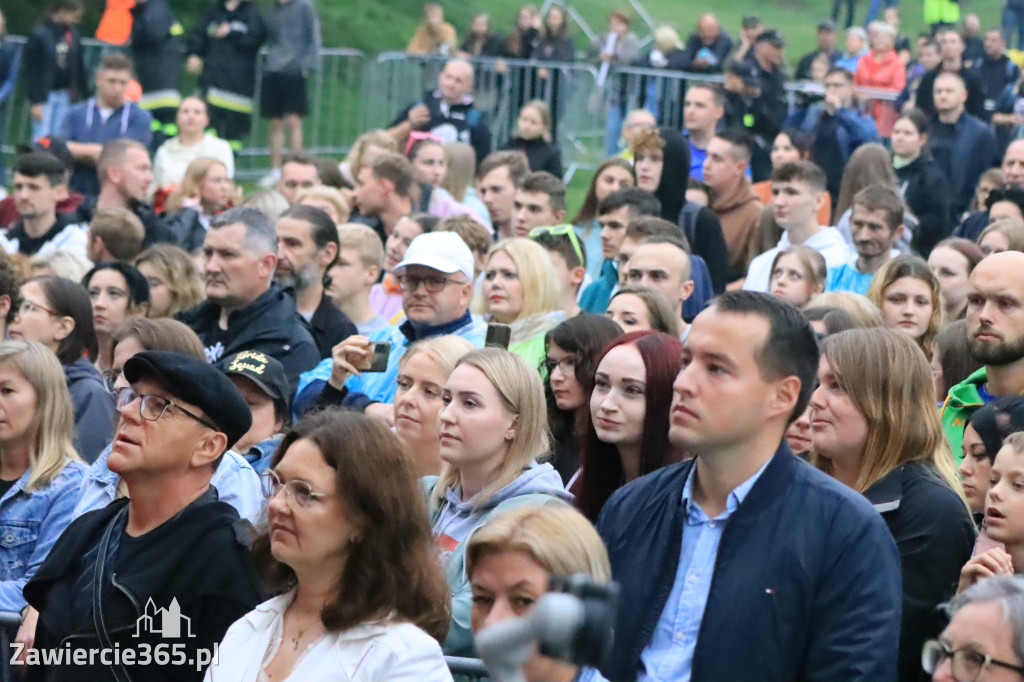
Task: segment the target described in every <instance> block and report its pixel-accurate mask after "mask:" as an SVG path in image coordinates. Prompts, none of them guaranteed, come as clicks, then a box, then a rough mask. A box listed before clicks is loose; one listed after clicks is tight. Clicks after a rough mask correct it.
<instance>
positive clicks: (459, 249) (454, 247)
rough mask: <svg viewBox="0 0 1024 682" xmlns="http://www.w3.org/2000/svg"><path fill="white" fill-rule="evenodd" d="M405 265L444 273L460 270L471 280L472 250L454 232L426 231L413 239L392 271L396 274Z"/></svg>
mask: <svg viewBox="0 0 1024 682" xmlns="http://www.w3.org/2000/svg"><path fill="white" fill-rule="evenodd" d="M407 265H423V266H425V267H428V268H433V269H434V270H437V271H438V272H444V273H446V274H452V273H454V272H461V273H462V274H464V275H465V276H466V280H467V281H469V282H472V281H473V252H472V251H470V250H469V247H468V246H466V242H464V241H462V237H460V236H459V235H457V234H455V233H454V232H427V233H426V234H421V235H420V236H419V237H416V239H413V240H412V243H411V244H409V248H408V249H407V250H406V252H405V258H403V259H402V262H401V263H399V264H398V265H396V266H395V267H394V270H393V272H394V273H395V274H396V275H397V274H399V273H400V272H401V271H402V270H403V269H404V268H405V266H407Z"/></svg>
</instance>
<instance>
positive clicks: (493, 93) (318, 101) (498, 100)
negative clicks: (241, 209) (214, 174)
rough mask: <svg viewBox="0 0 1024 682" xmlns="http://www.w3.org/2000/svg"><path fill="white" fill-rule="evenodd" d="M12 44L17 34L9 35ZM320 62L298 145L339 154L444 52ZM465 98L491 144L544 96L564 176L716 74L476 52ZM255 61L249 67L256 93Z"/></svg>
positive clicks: (423, 82) (666, 112) (250, 163)
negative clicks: (635, 114)
mask: <svg viewBox="0 0 1024 682" xmlns="http://www.w3.org/2000/svg"><path fill="white" fill-rule="evenodd" d="M12 40H14V41H15V42H17V43H24V38H21V37H17V36H15V37H13V38H12ZM82 42H83V46H84V48H85V59H86V65H87V66H88V67H89V68H92V67H94V66H95V65H96V64H97V63H98V62H99V60H100V58H101V57H102V55H103V54H105V53H106V52H109V51H111V50H117V49H123V48H119V47H116V46H111V45H108V44H106V43H102V42H100V41H97V40H92V39H83V41H82ZM320 54H321V68H320V69H319V70H318V71H317V72H316V73H315V74H314V75H313V76H312V77H311V80H310V82H309V86H310V90H309V97H310V113H309V116H308V117H307V118H306V121H305V146H306V148H307V149H308V150H309V151H311V152H312V153H314V154H321V155H331V156H340V155H342V154H345V153H346V152H347V151H348V149H349V146H350V145H351V144H352V142H353V141H354V140H355V138H356V137H358V135H359V134H360V133H361V132H363V131H366V130H370V129H373V128H386V127H388V126H389V125H390V123H391V121H392V120H393V119H394V117H395V115H396V114H397V112H399V111H400V110H401V109H402V108H404V107H406V106H408V105H409V104H412V103H415V102H417V101H418V99H419V98H421V97H422V96H423V93H424V92H426V91H427V90H429V89H432V88H434V87H436V84H437V75H438V74H439V73H440V71H441V68H442V67H443V64H444V61H445V58H444V57H440V56H411V55H408V54H406V53H404V52H384V53H381V54H378V55H376V56H369V55H365V54H364V53H362V52H360V51H359V50H351V49H347V48H325V49H323V50H322V51H321V53H320ZM471 61H472V63H473V66H474V70H475V77H476V79H475V88H474V102H475V104H476V106H477V108H478V109H480V110H481V112H482V113H483V114H484V115H485V116H486V118H487V121H488V125H489V127H490V130H491V138H492V143H493V146H494V148H497V147H499V146H500V145H501V144H503V143H504V142H505V141H506V140H507V139H508V138H509V137H510V136H511V135H512V133H513V131H514V129H515V125H516V120H517V118H518V115H519V109H520V108H521V107H522V105H523V104H524V103H525V102H527V101H529V100H531V99H541V100H544V101H545V102H546V103H547V104H548V106H549V107H550V108H551V111H552V114H553V117H554V119H555V121H556V129H555V131H554V132H555V135H556V139H557V141H558V143H559V146H560V148H561V151H562V159H563V166H564V167H565V170H566V174H565V175H566V180H567V181H568V180H569V179H570V178H571V177H572V175H573V173H574V172H575V171H577V170H579V169H587V168H594V167H595V166H596V165H597V164H598V163H600V161H601V160H602V159H603V158H604V156H605V151H606V146H609V147H610V146H611V145H606V139H609V138H612V136H614V139H612V142H614V141H616V140H617V139H618V137H617V136H618V123H619V120H620V119H621V117H622V115H623V114H624V113H625V112H626V111H628V110H630V109H635V108H646V109H649V110H650V111H651V112H652V113H653V114H654V115H655V117H656V118H657V119H658V122H659V124H661V125H664V126H669V127H672V128H675V129H676V130H682V128H683V100H684V98H685V94H686V88H687V87H688V86H689V84H690V83H694V82H714V83H722V82H723V78H722V76H717V75H716V76H708V75H705V74H695V73H685V72H679V71H668V70H665V69H650V68H632V67H630V68H614V69H612V70H611V72H610V73H609V74H608V76H607V78H606V80H605V82H604V84H603V85H602V86H599V85H598V73H599V72H598V70H597V68H596V67H595V66H593V65H590V64H587V63H583V62H557V63H538V62H534V61H524V60H516V59H492V58H477V59H473V60H471ZM262 64H263V60H262V59H261V60H260V63H259V65H258V66H257V93H256V94H257V98H258V96H259V93H258V87H259V82H260V80H261V79H260V74H261V71H262ZM820 87H821V86H820V85H819V84H815V83H811V84H807V83H793V84H789V85H788V86H787V92H788V93H789V97H790V100H791V103H792V102H793V101H795V100H796V99H797V98H804V99H806V98H807V97H808V96H810V97H813V96H815V95H818V94H823V92H819V90H820ZM17 92H18V94H16V95H15V97H14V98H13V101H10V102H8V103H7V105H6V107H5V112H4V115H3V116H2V117H0V132H2V135H3V137H2V139H3V142H4V145H3V152H4V153H7V154H11V153H13V151H14V144H15V143H18V142H23V141H25V140H28V139H29V137H30V135H31V125H30V122H29V105H28V102H26V101H25V99H24V97H23V95H22V94H21V89H20V88H19V89H18V90H17ZM858 94H859V95H860V99H861V102H862V104H863V105H864V107H865V109H867V107H869V106H870V105H871V103H872V102H874V101H883V102H885V104H884V105H883V106H886V107H891V106H894V105H893V101H894V100H895V99H896V97H897V93H894V92H890V91H885V90H875V89H865V88H860V89H858ZM268 138H269V126H268V125H267V122H266V121H265V120H264V119H261V118H260V117H259V116H258V115H255V116H254V117H253V125H252V132H251V133H250V135H249V137H248V139H247V140H246V142H245V144H244V145H243V148H242V150H241V152H240V153H239V157H240V158H239V162H238V164H236V166H237V173H238V175H239V177H241V178H254V177H258V176H260V175H262V174H263V173H265V172H266V170H267V168H268V167H269V155H270V150H269V147H268Z"/></svg>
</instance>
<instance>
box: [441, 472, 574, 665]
mask: <svg viewBox="0 0 1024 682" xmlns="http://www.w3.org/2000/svg"><path fill="white" fill-rule="evenodd" d="M423 482H424V487H425V488H426V489H427V494H428V495H429V494H431V493H432V492H433V488H434V485H435V484H436V483H437V477H436V476H428V477H426V478H425V479H423ZM572 499H573V497H572V494H570V493H569V492H567V491H566V490H565V489H564V488H563V487H562V477H561V476H559V474H558V472H557V471H555V468H554V467H553V466H551V465H550V464H548V463H544V464H538V463H537V462H533V463H531V464H530V467H529V468H528V469H526V470H525V471H524V472H523V473H522V474H520V475H519V477H518V478H517V479H516V480H514V481H512V482H511V483H509V484H508V485H507V486H505V487H504V488H502V489H500V490H499V491H498V492H496V493H495V494H494V495H493V496H492V497H491V499H489V500H488V501H487V502H486V504H484V505H483V506H480V507H477V508H474V505H473V500H472V499H471V500H469V501H466V502H463V501H462V495H461V493H460V492H459V489H457V488H456V489H454V490H447V491H445V496H444V500H443V501H442V502H441V504H440V505H438V506H437V507H436V508H435V507H433V506H432V507H431V510H430V522H431V529H432V530H433V532H434V536H435V537H436V538H437V542H438V545H439V546H440V548H441V552H442V559H443V561H444V564H445V576H446V577H447V578H448V585H449V587H450V588H451V591H452V624H451V628H450V629H449V631H448V638H447V639H446V640H445V642H444V646H443V647H442V648H443V649H444V652H445V654H447V655H449V656H472V655H475V651H474V647H473V633H472V632H471V631H470V628H469V614H470V609H471V607H472V593H471V592H470V589H469V581H468V579H467V577H466V541H467V540H468V539H469V537H470V536H471V535H472V534H473V531H475V530H476V529H477V528H479V527H480V526H482V525H483V524H484V523H486V522H487V520H488V519H489V518H490V517H491V516H494V515H497V514H500V513H502V512H505V511H508V510H510V509H515V508H516V507H520V506H531V505H533V506H540V505H547V504H571V503H572Z"/></svg>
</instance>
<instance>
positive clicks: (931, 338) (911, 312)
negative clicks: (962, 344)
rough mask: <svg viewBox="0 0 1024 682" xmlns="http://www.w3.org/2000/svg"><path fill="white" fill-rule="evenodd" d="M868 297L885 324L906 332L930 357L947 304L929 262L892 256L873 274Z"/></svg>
mask: <svg viewBox="0 0 1024 682" xmlns="http://www.w3.org/2000/svg"><path fill="white" fill-rule="evenodd" d="M868 300H870V301H871V302H872V303H874V304H875V305H876V306H877V307H878V310H879V312H881V313H882V324H883V325H884V326H886V327H889V328H890V329H899V330H900V331H902V332H904V333H906V334H909V335H910V337H911V338H912V339H914V341H916V342H917V345H918V346H919V347H920V348H921V350H922V351H924V354H925V356H927V357H929V358H930V357H931V356H932V351H933V350H934V346H935V335H936V334H938V333H939V329H941V328H942V322H943V318H944V317H945V310H946V305H945V302H944V301H943V300H942V287H941V285H940V284H939V280H938V279H937V278H936V277H935V275H934V274H933V273H932V270H931V268H929V267H928V263H926V262H925V261H924V260H923V259H921V258H920V257H918V256H900V257H899V258H893V259H892V260H891V261H889V262H888V263H886V264H885V265H883V266H882V267H881V268H880V269H879V270H878V272H876V273H875V277H874V278H873V279H872V280H871V286H870V287H868Z"/></svg>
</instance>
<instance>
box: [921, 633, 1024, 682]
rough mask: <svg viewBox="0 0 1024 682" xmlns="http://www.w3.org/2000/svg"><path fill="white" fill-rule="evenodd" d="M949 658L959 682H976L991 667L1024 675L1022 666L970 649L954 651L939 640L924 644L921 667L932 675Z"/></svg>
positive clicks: (954, 675) (954, 676)
mask: <svg viewBox="0 0 1024 682" xmlns="http://www.w3.org/2000/svg"><path fill="white" fill-rule="evenodd" d="M947 658H951V659H952V660H953V666H952V667H953V669H952V673H953V678H954V679H956V680H957V682H976V681H977V680H978V679H979V678H981V676H982V675H983V674H984V672H985V669H986V668H988V667H989V666H990V665H995V666H999V667H1000V668H1006V669H1008V670H1012V671H1014V672H1015V673H1017V674H1018V675H1024V667H1022V666H1019V665H1014V664H1012V663H1006V662H1005V661H998V660H996V659H994V658H992V657H991V656H989V655H987V654H983V653H981V652H980V651H977V650H976V649H970V648H968V647H963V648H960V649H954V648H952V647H951V646H949V644H947V643H945V642H943V641H941V640H938V639H930V640H928V641H927V642H925V643H924V649H923V650H922V651H921V667H923V668H924V671H925V672H926V673H928V674H929V675H930V674H932V673H934V672H935V671H936V670H937V669H938V668H939V666H940V665H942V662H943V661H944V660H946V659H947Z"/></svg>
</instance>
